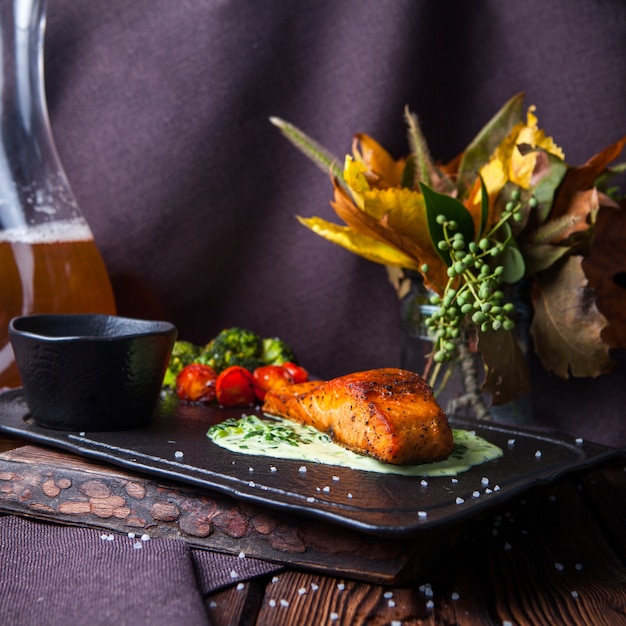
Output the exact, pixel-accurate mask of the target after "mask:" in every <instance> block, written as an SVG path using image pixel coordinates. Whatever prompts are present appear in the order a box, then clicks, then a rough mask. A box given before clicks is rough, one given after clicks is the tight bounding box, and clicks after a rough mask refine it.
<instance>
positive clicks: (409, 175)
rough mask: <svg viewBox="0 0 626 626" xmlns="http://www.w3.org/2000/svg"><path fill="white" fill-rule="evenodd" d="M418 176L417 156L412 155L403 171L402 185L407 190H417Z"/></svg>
mask: <svg viewBox="0 0 626 626" xmlns="http://www.w3.org/2000/svg"><path fill="white" fill-rule="evenodd" d="M416 175H417V165H416V163H415V156H413V155H412V154H410V155H409V156H408V157H407V159H406V162H405V164H404V169H403V170H402V179H401V181H400V185H401V186H402V187H405V188H406V189H415V178H416Z"/></svg>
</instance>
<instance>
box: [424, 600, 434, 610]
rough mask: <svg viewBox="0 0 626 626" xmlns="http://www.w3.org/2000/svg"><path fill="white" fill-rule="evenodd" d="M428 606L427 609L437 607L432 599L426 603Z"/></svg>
mask: <svg viewBox="0 0 626 626" xmlns="http://www.w3.org/2000/svg"><path fill="white" fill-rule="evenodd" d="M426 608H427V609H434V608H435V603H434V602H433V601H432V600H429V601H428V602H427V603H426Z"/></svg>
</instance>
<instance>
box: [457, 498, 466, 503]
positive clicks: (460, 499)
mask: <svg viewBox="0 0 626 626" xmlns="http://www.w3.org/2000/svg"><path fill="white" fill-rule="evenodd" d="M455 502H456V503H457V504H463V502H465V500H463V498H457V499H456V500H455Z"/></svg>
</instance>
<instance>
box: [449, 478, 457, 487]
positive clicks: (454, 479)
mask: <svg viewBox="0 0 626 626" xmlns="http://www.w3.org/2000/svg"><path fill="white" fill-rule="evenodd" d="M450 482H451V483H452V484H453V485H456V484H457V483H458V482H459V479H458V478H453V479H452V480H451V481H450Z"/></svg>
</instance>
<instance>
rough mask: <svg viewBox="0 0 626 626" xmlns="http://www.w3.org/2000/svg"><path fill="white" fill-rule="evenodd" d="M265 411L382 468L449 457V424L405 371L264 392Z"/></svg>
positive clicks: (371, 373) (422, 386) (358, 374)
mask: <svg viewBox="0 0 626 626" xmlns="http://www.w3.org/2000/svg"><path fill="white" fill-rule="evenodd" d="M263 411H264V412H266V413H268V414H270V415H276V416H279V417H284V418H287V419H291V420H294V421H296V422H300V423H301V424H307V425H310V426H313V427H314V428H316V429H317V430H320V431H322V432H325V433H328V434H329V435H330V437H331V438H332V439H333V440H334V441H335V442H336V443H339V444H341V445H343V446H344V447H346V448H348V449H350V450H352V451H354V452H357V453H359V454H365V455H368V456H371V457H373V458H375V459H377V460H379V461H382V462H383V463H392V464H394V465H409V464H411V465H416V464H420V463H429V462H432V461H439V460H442V459H445V458H447V457H448V455H449V454H450V452H452V448H453V442H452V431H451V430H450V426H449V424H448V419H447V417H446V415H445V413H444V412H443V411H442V409H441V408H440V407H439V405H438V404H437V402H436V401H435V399H434V397H433V392H432V389H431V388H430V387H429V385H428V384H427V383H426V381H425V380H424V379H423V378H422V377H421V376H419V375H418V374H415V373H413V372H409V371H407V370H402V369H395V368H385V369H376V370H368V371H365V372H356V373H354V374H348V375H346V376H340V377H339V378H334V379H332V380H329V381H308V382H305V383H299V384H294V385H286V386H284V387H280V388H278V389H273V390H270V391H268V392H267V394H266V396H265V401H264V404H263Z"/></svg>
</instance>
